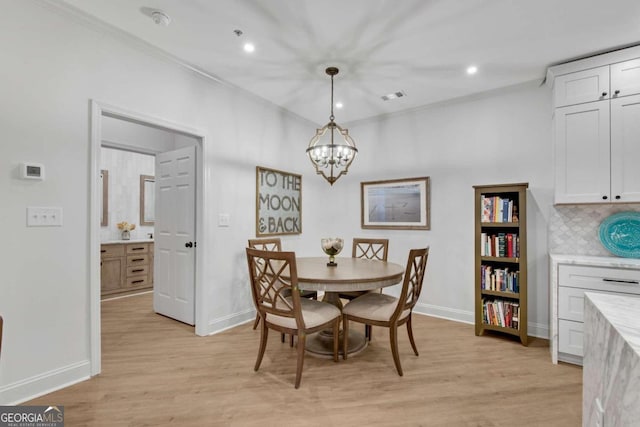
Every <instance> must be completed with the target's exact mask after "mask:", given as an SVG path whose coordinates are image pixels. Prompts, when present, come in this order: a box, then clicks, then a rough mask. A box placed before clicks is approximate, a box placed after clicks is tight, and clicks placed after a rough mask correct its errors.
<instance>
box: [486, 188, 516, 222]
mask: <svg viewBox="0 0 640 427" xmlns="http://www.w3.org/2000/svg"><path fill="white" fill-rule="evenodd" d="M480 204H481V206H482V213H481V215H480V221H481V222H517V221H518V214H517V212H518V208H517V206H516V205H515V203H514V202H513V200H511V199H507V198H504V199H503V198H501V197H500V196H486V195H484V194H483V195H481V196H480Z"/></svg>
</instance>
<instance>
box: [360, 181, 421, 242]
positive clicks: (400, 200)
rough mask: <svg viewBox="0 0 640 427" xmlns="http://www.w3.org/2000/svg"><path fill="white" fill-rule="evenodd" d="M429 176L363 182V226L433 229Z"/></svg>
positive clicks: (361, 192)
mask: <svg viewBox="0 0 640 427" xmlns="http://www.w3.org/2000/svg"><path fill="white" fill-rule="evenodd" d="M429 196H430V194H429V177H428V176H427V177H421V178H407V179H393V180H387V181H370V182H361V183H360V215H361V216H360V218H361V225H362V228H377V229H398V230H429V229H430V218H429V216H430V215H429Z"/></svg>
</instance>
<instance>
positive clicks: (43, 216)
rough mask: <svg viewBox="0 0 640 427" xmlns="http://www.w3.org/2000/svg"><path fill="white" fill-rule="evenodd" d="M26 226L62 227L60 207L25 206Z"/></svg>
mask: <svg viewBox="0 0 640 427" xmlns="http://www.w3.org/2000/svg"><path fill="white" fill-rule="evenodd" d="M27 227H62V208H40V207H33V206H30V207H28V208H27Z"/></svg>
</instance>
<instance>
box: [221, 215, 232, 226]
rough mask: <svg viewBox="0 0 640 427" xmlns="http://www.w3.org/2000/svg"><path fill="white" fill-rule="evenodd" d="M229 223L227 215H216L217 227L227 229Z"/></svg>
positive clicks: (229, 218)
mask: <svg viewBox="0 0 640 427" xmlns="http://www.w3.org/2000/svg"><path fill="white" fill-rule="evenodd" d="M230 222H231V217H230V215H229V214H227V213H224V214H219V215H218V227H228V226H229V223H230Z"/></svg>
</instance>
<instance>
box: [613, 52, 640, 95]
mask: <svg viewBox="0 0 640 427" xmlns="http://www.w3.org/2000/svg"><path fill="white" fill-rule="evenodd" d="M610 79H611V91H610V93H611V98H615V97H621V96H630V95H635V94H638V93H640V59H633V60H631V61H623V62H618V63H616V64H611V67H610Z"/></svg>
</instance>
